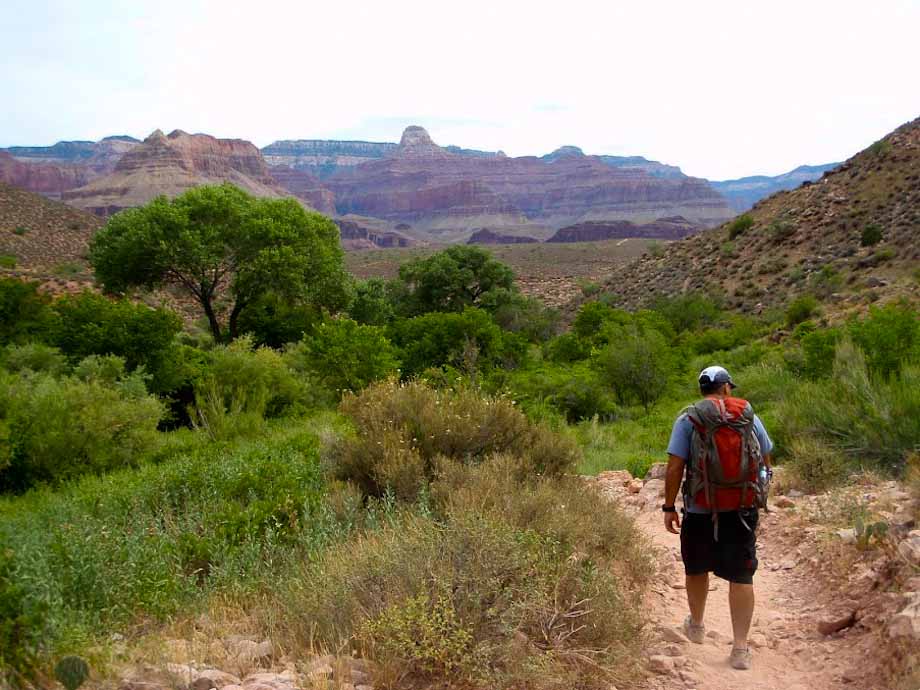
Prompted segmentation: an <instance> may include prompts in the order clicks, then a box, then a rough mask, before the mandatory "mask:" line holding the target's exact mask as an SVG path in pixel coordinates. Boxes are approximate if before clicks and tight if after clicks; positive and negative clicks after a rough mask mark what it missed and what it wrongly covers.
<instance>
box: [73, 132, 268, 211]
mask: <svg viewBox="0 0 920 690" xmlns="http://www.w3.org/2000/svg"><path fill="white" fill-rule="evenodd" d="M221 182H231V183H232V184H235V185H236V186H238V187H240V188H241V189H243V190H245V191H247V192H249V193H250V194H254V195H256V196H267V197H278V196H284V195H285V192H284V189H282V188H281V187H280V186H279V185H278V183H277V182H276V181H275V180H274V178H273V177H272V176H271V173H270V172H269V170H268V166H267V165H266V164H265V161H264V160H263V158H262V155H261V153H259V149H257V148H256V147H255V146H254V145H253V144H251V143H250V142H248V141H243V140H242V139H216V138H214V137H212V136H209V135H207V134H186V133H185V132H183V131H181V130H176V131H174V132H172V133H171V134H170V135H169V136H166V135H164V134H163V133H162V132H161V131H160V130H157V131H155V132H154V133H153V134H151V135H150V136H149V137H147V139H145V140H144V142H143V143H142V144H141V145H139V146H137V147H135V148H134V149H132V150H131V151H129V152H127V153H126V154H125V155H124V156H122V158H121V159H120V160H119V161H118V163H117V165H116V166H115V170H114V171H113V172H112V174H110V175H107V176H105V177H102V178H99V179H97V180H94V181H93V182H91V183H89V184H87V185H85V186H83V187H80V188H79V189H74V190H71V191H68V192H65V194H64V197H63V198H64V200H65V201H67V202H68V203H70V204H72V205H74V206H77V207H79V208H83V209H85V210H88V211H92V212H93V213H96V214H97V215H102V216H106V215H109V214H111V213H114V212H116V211H119V210H121V209H123V208H129V207H132V206H140V205H142V204H145V203H147V202H148V201H150V200H151V199H153V198H154V197H156V196H159V195H161V194H164V195H166V196H169V197H174V196H177V195H179V194H181V193H182V192H184V191H185V190H187V189H189V188H191V187H196V186H198V185H202V184H218V183H221Z"/></svg>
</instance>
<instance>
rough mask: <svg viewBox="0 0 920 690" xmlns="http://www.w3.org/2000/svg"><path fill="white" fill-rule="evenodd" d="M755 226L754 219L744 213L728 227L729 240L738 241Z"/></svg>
mask: <svg viewBox="0 0 920 690" xmlns="http://www.w3.org/2000/svg"><path fill="white" fill-rule="evenodd" d="M753 226H754V217H753V216H751V214H749V213H743V214H741V215H740V216H738V217H737V218H735V220H733V221H732V222H731V224H730V225H729V226H728V239H729V240H734V239H737V238H738V236H739V235H743V234H744V233H745V232H747V231H748V230H750V229H751V228H752V227H753Z"/></svg>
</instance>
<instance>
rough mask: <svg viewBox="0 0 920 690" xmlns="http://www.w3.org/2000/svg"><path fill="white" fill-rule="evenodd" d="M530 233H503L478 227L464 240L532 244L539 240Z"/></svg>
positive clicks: (470, 242)
mask: <svg viewBox="0 0 920 690" xmlns="http://www.w3.org/2000/svg"><path fill="white" fill-rule="evenodd" d="M539 241H540V240H538V239H537V238H536V237H531V236H530V235H503V234H501V233H498V232H494V231H492V230H489V229H488V228H480V229H479V230H477V231H476V232H474V233H473V234H472V235H470V239H468V240H467V241H466V243H467V244H532V243H534V242H539Z"/></svg>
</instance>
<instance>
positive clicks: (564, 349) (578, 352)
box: [543, 333, 591, 363]
mask: <svg viewBox="0 0 920 690" xmlns="http://www.w3.org/2000/svg"><path fill="white" fill-rule="evenodd" d="M543 356H544V357H545V358H546V359H548V360H550V361H551V362H563V363H567V362H577V361H579V360H582V359H587V358H588V357H590V356H591V343H590V342H589V341H586V340H584V339H582V338H579V337H578V335H576V334H575V333H563V334H562V335H559V336H556V337H555V338H553V339H552V340H550V341H549V342H548V343H546V345H545V346H544V348H543Z"/></svg>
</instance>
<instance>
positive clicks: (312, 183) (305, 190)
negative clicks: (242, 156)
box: [269, 165, 335, 216]
mask: <svg viewBox="0 0 920 690" xmlns="http://www.w3.org/2000/svg"><path fill="white" fill-rule="evenodd" d="M269 171H270V172H271V176H272V177H273V178H274V179H275V181H276V182H277V183H278V184H279V185H281V186H282V187H284V189H286V190H287V191H289V192H290V193H291V194H293V195H294V196H296V197H297V198H298V199H301V200H302V201H306V202H307V203H308V204H309V205H310V206H311V207H312V208H315V209H316V210H317V211H319V212H320V213H325V214H326V215H327V216H331V215H334V214H335V194H333V193H332V191H331V190H329V189H327V188H326V187H324V186H323V183H322V182H320V181H319V178H318V177H316V176H315V175H313V174H312V173H310V172H308V171H306V170H297V169H295V168H292V167H290V166H288V165H273V166H271V167H270V168H269Z"/></svg>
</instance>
